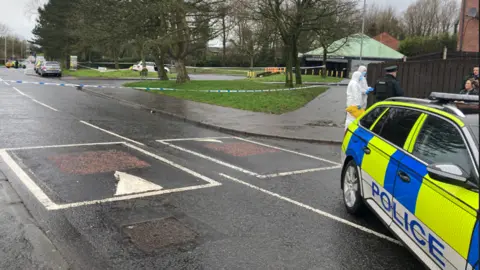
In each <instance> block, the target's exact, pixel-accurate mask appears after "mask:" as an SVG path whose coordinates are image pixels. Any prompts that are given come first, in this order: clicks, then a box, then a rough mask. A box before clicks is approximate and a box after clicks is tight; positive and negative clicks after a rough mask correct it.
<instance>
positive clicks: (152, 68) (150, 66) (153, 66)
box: [132, 61, 170, 73]
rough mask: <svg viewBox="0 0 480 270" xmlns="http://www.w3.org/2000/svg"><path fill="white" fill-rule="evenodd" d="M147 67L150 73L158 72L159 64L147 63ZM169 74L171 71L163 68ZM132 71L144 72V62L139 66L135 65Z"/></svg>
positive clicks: (139, 63)
mask: <svg viewBox="0 0 480 270" xmlns="http://www.w3.org/2000/svg"><path fill="white" fill-rule="evenodd" d="M145 64H146V67H147V70H148V72H156V71H157V70H158V68H157V64H155V62H146V63H145ZM163 68H164V69H165V71H166V72H167V73H170V69H169V68H168V67H165V66H164V67H163ZM132 70H135V71H141V70H142V61H140V62H138V64H136V65H133V68H132Z"/></svg>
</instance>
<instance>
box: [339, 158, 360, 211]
mask: <svg viewBox="0 0 480 270" xmlns="http://www.w3.org/2000/svg"><path fill="white" fill-rule="evenodd" d="M342 184H343V186H342V188H343V202H344V203H345V207H346V208H347V211H348V212H349V213H351V214H360V213H362V211H363V210H364V204H363V199H362V196H361V194H360V174H359V173H358V169H357V164H356V163H355V161H354V160H350V161H349V162H348V164H347V165H346V166H345V169H344V171H343V179H342Z"/></svg>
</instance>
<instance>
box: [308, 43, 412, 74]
mask: <svg viewBox="0 0 480 270" xmlns="http://www.w3.org/2000/svg"><path fill="white" fill-rule="evenodd" d="M361 37H362V36H361V34H355V35H352V36H350V37H349V38H348V40H347V42H346V43H345V45H343V46H342V47H341V48H340V49H338V50H336V49H337V48H339V47H340V46H341V45H342V44H344V42H345V40H344V39H340V40H337V41H335V42H334V43H332V44H331V45H330V47H329V48H328V51H335V52H333V53H328V54H327V61H326V66H327V70H337V71H342V70H346V71H348V72H351V71H355V70H356V69H357V68H358V67H359V66H360V65H364V66H367V65H368V64H369V63H379V62H386V61H392V60H400V59H403V58H404V55H403V54H401V53H399V52H397V51H396V50H394V49H392V48H390V47H389V46H387V45H385V44H383V43H381V42H379V41H377V40H375V39H373V38H371V37H369V36H367V35H364V36H363V37H364V38H363V55H362V61H360V44H361ZM299 58H301V64H302V66H310V67H311V66H322V65H324V63H323V48H318V49H316V50H313V51H310V52H306V53H303V54H299Z"/></svg>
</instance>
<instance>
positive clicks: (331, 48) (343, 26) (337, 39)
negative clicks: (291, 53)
mask: <svg viewBox="0 0 480 270" xmlns="http://www.w3.org/2000/svg"><path fill="white" fill-rule="evenodd" d="M358 11H359V10H358V9H357V8H356V7H355V6H354V5H350V6H349V5H346V6H344V7H343V8H342V9H340V10H338V12H337V13H336V14H335V15H332V16H329V17H326V18H324V19H323V20H321V21H319V22H318V26H317V27H316V28H315V29H314V30H313V32H314V33H315V34H316V35H315V41H314V44H315V45H317V46H319V47H321V48H322V49H323V65H324V67H323V69H322V76H324V77H325V76H326V75H327V74H326V71H327V66H326V63H327V55H328V54H331V53H335V52H337V51H339V50H340V49H342V48H343V46H345V44H346V43H347V42H348V41H349V40H353V42H355V41H360V37H359V36H352V35H353V34H355V33H356V32H357V29H356V28H355V27H352V25H359V24H360V19H361V18H360V16H359V15H360V13H359V12H358ZM330 25H335V28H332V27H330Z"/></svg>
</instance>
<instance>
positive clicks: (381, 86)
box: [373, 66, 405, 103]
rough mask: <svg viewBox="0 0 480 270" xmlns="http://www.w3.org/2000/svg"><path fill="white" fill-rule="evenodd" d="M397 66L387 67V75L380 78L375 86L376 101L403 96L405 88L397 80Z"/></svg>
mask: <svg viewBox="0 0 480 270" xmlns="http://www.w3.org/2000/svg"><path fill="white" fill-rule="evenodd" d="M397 71H398V67H397V66H390V67H387V68H385V73H386V74H385V77H383V78H382V79H380V80H378V81H377V82H376V83H375V86H374V90H373V93H374V103H376V102H379V101H383V100H385V99H387V98H391V97H401V96H403V95H404V93H405V92H404V91H403V89H402V88H401V87H400V83H399V82H398V80H397Z"/></svg>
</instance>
